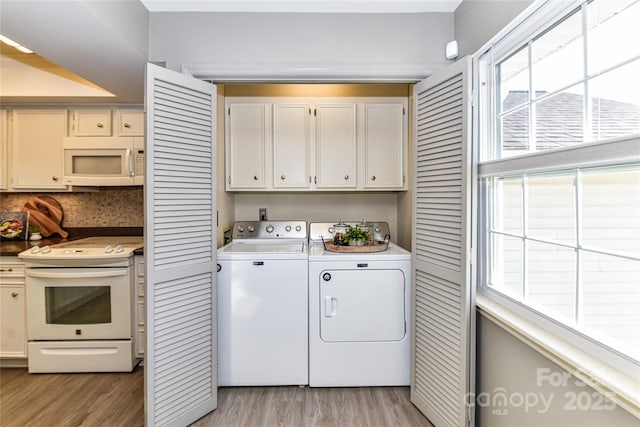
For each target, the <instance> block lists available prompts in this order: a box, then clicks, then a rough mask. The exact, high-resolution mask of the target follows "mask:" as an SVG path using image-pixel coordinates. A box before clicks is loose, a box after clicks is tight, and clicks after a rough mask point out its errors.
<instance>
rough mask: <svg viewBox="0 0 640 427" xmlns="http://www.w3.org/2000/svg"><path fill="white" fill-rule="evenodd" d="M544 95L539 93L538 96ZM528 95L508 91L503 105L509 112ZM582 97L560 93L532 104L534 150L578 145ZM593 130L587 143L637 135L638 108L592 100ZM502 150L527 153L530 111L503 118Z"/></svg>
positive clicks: (522, 110)
mask: <svg viewBox="0 0 640 427" xmlns="http://www.w3.org/2000/svg"><path fill="white" fill-rule="evenodd" d="M542 94H544V92H539V93H538V94H537V95H538V96H540V95H542ZM528 96H529V92H527V91H511V92H509V93H508V95H507V97H506V98H505V100H504V102H503V110H504V111H508V110H510V109H511V108H514V107H517V106H518V105H525V104H526V102H527V100H528ZM582 103H583V96H582V95H579V94H573V93H567V92H562V93H559V94H557V95H555V96H552V97H551V98H549V99H547V100H544V101H541V102H539V103H537V104H535V112H536V149H537V150H548V149H552V148H559V147H567V146H571V145H576V144H581V143H582V142H584V139H585V138H584V137H583V133H584V132H583V116H584V110H583V105H582ZM591 108H592V126H591V127H592V129H591V131H587V132H590V133H591V135H590V137H589V138H587V139H589V140H600V139H605V138H613V137H617V136H624V135H631V134H634V133H640V105H634V104H629V103H624V102H618V101H613V100H610V99H604V98H592V107H591ZM501 130H502V149H503V150H518V151H521V150H527V149H528V146H529V109H527V108H522V109H519V110H517V111H515V112H513V113H511V114H509V115H508V116H505V117H504V119H503V123H502V129H501Z"/></svg>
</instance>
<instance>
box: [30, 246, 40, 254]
mask: <svg viewBox="0 0 640 427" xmlns="http://www.w3.org/2000/svg"><path fill="white" fill-rule="evenodd" d="M39 252H40V246H34V247H32V248H31V253H32V254H37V253H39Z"/></svg>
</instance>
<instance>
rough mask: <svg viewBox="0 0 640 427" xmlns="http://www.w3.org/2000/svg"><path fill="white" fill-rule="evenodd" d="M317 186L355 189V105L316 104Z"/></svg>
mask: <svg viewBox="0 0 640 427" xmlns="http://www.w3.org/2000/svg"><path fill="white" fill-rule="evenodd" d="M314 182H315V184H316V187H317V188H319V189H334V188H350V189H355V188H356V185H357V178H356V104H318V105H316V177H315V178H314Z"/></svg>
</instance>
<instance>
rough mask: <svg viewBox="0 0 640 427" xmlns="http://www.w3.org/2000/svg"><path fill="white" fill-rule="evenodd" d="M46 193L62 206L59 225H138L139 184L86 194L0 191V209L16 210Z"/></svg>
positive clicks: (140, 210) (141, 219)
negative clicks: (31, 199) (61, 217)
mask: <svg viewBox="0 0 640 427" xmlns="http://www.w3.org/2000/svg"><path fill="white" fill-rule="evenodd" d="M41 195H47V196H50V197H53V198H54V199H56V200H57V201H58V202H59V203H60V205H61V206H62V211H63V215H64V216H63V219H62V227H63V228H64V227H73V228H75V227H142V226H144V196H143V188H142V187H115V188H113V189H111V188H110V189H100V191H95V192H90V193H80V192H78V193H76V192H74V193H0V211H19V210H20V209H21V208H22V207H23V206H24V204H25V203H26V202H27V201H28V200H29V199H30V198H31V197H35V196H41Z"/></svg>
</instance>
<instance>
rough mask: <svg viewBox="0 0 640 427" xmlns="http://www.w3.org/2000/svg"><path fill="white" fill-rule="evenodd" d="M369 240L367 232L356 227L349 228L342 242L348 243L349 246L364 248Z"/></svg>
mask: <svg viewBox="0 0 640 427" xmlns="http://www.w3.org/2000/svg"><path fill="white" fill-rule="evenodd" d="M369 239H370V238H369V233H368V232H367V230H366V229H365V228H362V227H358V226H357V225H356V226H355V227H351V226H349V228H347V232H346V233H345V235H344V240H346V241H347V242H348V244H349V246H364V244H365V242H366V241H367V240H369Z"/></svg>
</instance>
